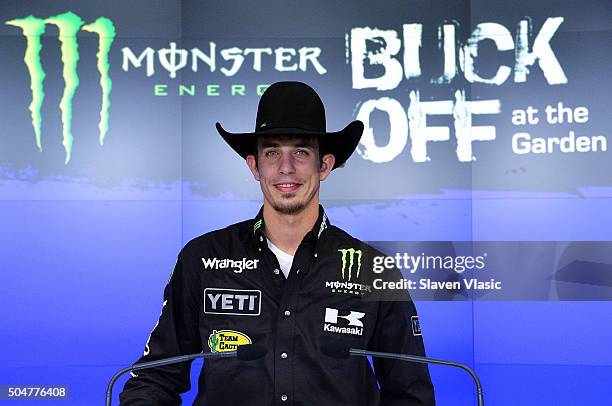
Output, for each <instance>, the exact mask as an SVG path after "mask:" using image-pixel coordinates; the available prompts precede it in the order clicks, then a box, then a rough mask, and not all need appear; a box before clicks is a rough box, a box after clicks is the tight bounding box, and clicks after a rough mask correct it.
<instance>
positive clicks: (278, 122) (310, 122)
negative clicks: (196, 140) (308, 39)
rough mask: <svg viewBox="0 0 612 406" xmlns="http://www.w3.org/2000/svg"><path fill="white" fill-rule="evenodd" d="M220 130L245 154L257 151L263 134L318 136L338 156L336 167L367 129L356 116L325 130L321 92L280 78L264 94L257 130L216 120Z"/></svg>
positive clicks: (227, 140) (260, 104) (322, 148)
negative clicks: (226, 125)
mask: <svg viewBox="0 0 612 406" xmlns="http://www.w3.org/2000/svg"><path fill="white" fill-rule="evenodd" d="M216 127H217V131H219V134H221V137H223V139H224V140H225V142H227V143H228V144H229V146H230V147H232V149H233V150H234V151H236V152H237V153H238V154H239V155H240V156H241V157H243V158H245V159H246V157H247V155H253V153H254V152H255V151H256V146H257V143H256V142H257V137H259V136H263V135H295V136H316V137H317V138H318V140H319V147H320V148H321V150H322V151H324V152H325V153H331V154H333V155H334V156H335V157H336V162H335V163H334V167H333V168H332V169H336V168H337V167H339V166H341V165H342V164H343V163H344V162H346V160H347V159H349V157H350V156H351V154H352V153H353V151H355V148H356V147H357V144H359V140H360V139H361V134H362V133H363V123H362V122H361V121H359V120H355V121H353V122H351V123H349V124H348V125H347V126H346V127H344V128H343V129H342V130H340V131H336V132H327V131H326V130H325V108H324V107H323V102H322V101H321V99H320V98H319V95H318V94H317V92H315V91H314V89H313V88H311V87H310V86H308V85H307V84H305V83H302V82H276V83H274V84H272V85H270V86H269V87H268V88H267V89H266V91H265V92H264V93H263V94H262V95H261V98H260V100H259V105H258V107H257V120H256V122H255V131H254V132H250V133H231V132H228V131H226V130H225V129H224V128H223V127H221V124H219V123H216Z"/></svg>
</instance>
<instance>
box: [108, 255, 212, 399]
mask: <svg viewBox="0 0 612 406" xmlns="http://www.w3.org/2000/svg"><path fill="white" fill-rule="evenodd" d="M199 287H200V282H199V279H198V278H197V277H196V275H195V274H192V273H190V272H189V267H188V266H185V263H184V261H183V260H182V256H181V255H179V258H178V260H177V262H176V265H175V267H174V270H173V272H172V275H171V276H170V279H169V281H168V283H167V285H166V287H165V289H164V302H163V305H162V309H161V314H160V317H159V320H158V321H157V323H156V324H155V326H154V328H153V331H151V335H150V336H149V339H148V340H147V343H146V344H145V348H144V354H143V356H142V357H141V358H140V359H139V360H138V361H136V363H141V362H148V361H154V360H158V359H162V358H168V357H174V356H178V355H185V354H194V353H199V352H202V344H201V340H200V337H199V330H198V314H199V313H198V312H199V300H198V294H199ZM191 363H192V361H188V362H183V363H179V364H172V365H166V366H162V367H156V368H151V369H144V370H140V371H134V372H133V373H131V375H132V377H131V378H130V379H129V380H128V381H127V382H126V383H125V386H124V387H123V391H122V392H121V394H120V395H119V400H120V404H121V405H125V406H130V405H139V406H142V405H180V404H181V397H180V394H181V393H184V392H187V391H188V390H189V389H190V388H191V382H190V370H191Z"/></svg>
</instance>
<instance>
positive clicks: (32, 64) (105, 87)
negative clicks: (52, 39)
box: [6, 11, 115, 164]
mask: <svg viewBox="0 0 612 406" xmlns="http://www.w3.org/2000/svg"><path fill="white" fill-rule="evenodd" d="M6 24H7V25H13V26H15V27H19V28H21V31H22V33H23V35H24V37H26V41H27V42H26V51H25V57H24V59H23V60H24V62H25V64H26V67H27V68H28V72H29V74H30V89H31V90H32V103H30V112H31V113H32V126H33V127H34V134H35V136H36V146H37V147H38V149H39V150H40V151H42V143H41V127H42V118H41V113H40V112H41V107H42V103H43V100H44V98H45V92H44V89H43V82H44V80H45V71H44V69H43V67H42V64H41V62H40V50H41V49H42V44H41V42H40V37H41V35H42V34H43V33H44V32H45V27H46V25H47V24H51V25H55V26H57V28H58V30H59V40H60V44H61V52H62V63H63V71H62V76H63V78H64V84H65V86H64V94H63V96H62V100H61V101H60V110H61V112H62V124H63V131H62V135H63V141H62V144H63V145H64V149H65V151H66V161H65V163H66V164H67V163H68V162H69V161H70V156H71V153H72V144H73V137H72V125H71V123H72V99H73V97H74V93H75V92H76V89H77V87H78V86H79V76H78V75H77V63H78V61H79V49H78V43H77V33H78V32H79V30H83V31H88V32H93V33H95V34H98V53H97V54H96V57H97V61H98V63H97V67H98V72H99V73H100V87H101V88H102V108H101V109H100V123H99V125H98V128H99V130H100V135H99V141H100V145H104V137H105V136H106V133H107V132H108V120H109V113H108V111H109V108H110V99H109V95H110V92H111V89H112V86H113V83H112V81H111V79H110V76H109V68H110V65H109V62H108V54H109V52H110V48H111V45H112V43H113V40H114V39H115V26H114V25H113V22H112V21H111V20H109V19H108V18H106V17H100V18H98V19H97V20H96V21H94V22H93V23H91V24H87V25H84V24H85V22H84V21H83V20H82V19H81V18H80V17H79V16H77V15H76V14H74V13H73V12H71V11H69V12H66V13H63V14H58V15H56V16H53V17H49V18H46V19H41V18H37V17H34V16H32V15H30V16H28V17H25V18H20V19H16V20H10V21H6Z"/></svg>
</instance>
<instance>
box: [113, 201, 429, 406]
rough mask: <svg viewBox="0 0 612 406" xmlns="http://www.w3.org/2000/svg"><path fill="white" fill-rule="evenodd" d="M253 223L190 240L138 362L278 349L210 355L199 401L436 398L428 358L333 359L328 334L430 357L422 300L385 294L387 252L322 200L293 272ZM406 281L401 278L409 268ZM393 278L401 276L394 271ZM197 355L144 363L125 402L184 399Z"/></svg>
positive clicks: (425, 401)
mask: <svg viewBox="0 0 612 406" xmlns="http://www.w3.org/2000/svg"><path fill="white" fill-rule="evenodd" d="M263 230H264V222H263V210H260V212H259V214H258V215H257V217H256V218H255V219H254V220H248V221H244V222H241V223H238V224H234V225H231V226H229V227H227V228H225V229H222V230H217V231H213V232H210V233H207V234H204V235H202V236H200V237H197V238H195V239H193V240H192V241H190V242H189V243H188V244H187V245H186V246H185V247H184V248H183V250H182V251H181V253H180V254H179V257H178V260H177V263H176V266H175V268H174V271H173V273H172V275H171V277H170V279H169V281H168V284H167V286H166V288H165V290H164V302H163V307H162V311H161V315H160V318H159V321H158V322H157V324H156V325H155V327H154V329H153V331H152V332H151V335H150V337H149V339H148V341H147V343H146V345H145V350H144V356H143V357H141V358H140V359H139V360H138V362H146V361H152V360H156V359H160V358H167V357H173V356H177V355H182V354H192V353H198V352H201V351H204V352H208V351H213V352H223V351H233V350H235V349H236V348H237V347H238V346H239V345H242V344H249V343H253V344H257V345H260V346H263V347H265V348H266V349H267V353H266V355H265V356H264V357H263V358H261V359H259V360H255V361H241V360H238V359H236V358H221V359H214V360H206V361H205V362H204V366H203V368H202V372H201V374H200V377H199V380H198V386H199V387H198V394H197V397H196V399H195V401H194V405H294V406H297V405H322V406H328V405H329V406H331V405H388V406H391V405H433V404H434V393H433V386H432V383H431V379H430V376H429V371H428V368H427V366H426V365H423V364H413V363H408V362H400V361H393V360H387V359H375V360H374V361H373V369H372V367H371V365H370V363H369V362H368V359H367V358H364V357H354V356H353V357H350V358H347V359H336V358H332V357H329V356H327V355H324V354H323V353H322V352H321V345H322V344H323V343H324V342H325V341H326V340H334V341H336V342H341V343H343V344H346V345H348V346H350V347H352V348H361V349H369V350H372V351H383V352H396V353H404V354H413V355H422V356H424V355H425V350H424V346H423V340H422V336H421V335H420V330H419V328H418V318H417V314H416V309H415V307H414V304H413V303H412V302H411V301H410V300H409V296H408V293H407V292H405V291H404V292H402V294H403V295H404V296H403V298H404V299H405V300H400V301H398V300H394V301H387V300H381V299H380V298H379V299H377V298H376V295H377V292H374V288H373V287H372V284H371V283H370V282H371V280H372V278H373V277H378V276H375V275H373V273H372V257H373V256H376V255H382V254H380V253H379V252H378V251H376V250H375V249H374V248H372V247H370V246H368V245H367V244H365V243H363V242H361V241H359V240H357V239H355V238H353V237H351V236H350V235H348V234H347V233H346V232H344V231H343V230H341V229H339V228H338V227H335V226H333V225H331V224H330V223H329V220H328V219H327V216H326V215H325V213H324V211H323V208H322V207H320V208H319V218H318V220H317V222H316V224H315V226H314V227H313V229H312V230H311V231H310V232H309V233H307V234H306V236H305V237H304V239H303V240H302V242H301V244H300V245H299V247H298V250H297V252H296V254H295V257H294V259H293V264H292V267H291V271H290V272H289V276H288V278H287V279H285V277H284V275H283V273H282V271H281V270H280V267H279V265H278V261H277V259H276V256H275V255H274V254H273V253H272V251H270V249H269V248H268V245H267V241H266V237H265V235H264V233H263ZM394 277H395V279H396V280H397V279H399V278H401V274H400V273H399V271H396V273H395V274H394ZM391 279H393V277H391ZM190 367H191V362H185V363H182V364H176V365H172V366H165V367H159V368H155V369H149V370H141V371H137V372H136V373H135V374H133V375H132V377H131V378H130V379H129V380H128V381H127V382H126V384H125V386H124V389H123V392H122V393H121V394H120V399H121V404H122V405H176V404H180V402H181V398H180V395H179V394H180V393H183V392H186V391H188V390H189V389H190V373H189V371H190Z"/></svg>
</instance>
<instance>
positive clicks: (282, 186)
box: [274, 182, 302, 193]
mask: <svg viewBox="0 0 612 406" xmlns="http://www.w3.org/2000/svg"><path fill="white" fill-rule="evenodd" d="M300 186H302V184H301V183H293V182H287V183H276V184H275V185H274V187H275V188H276V190H278V191H279V192H283V193H290V192H295V191H296V190H298V188H299V187H300Z"/></svg>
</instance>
